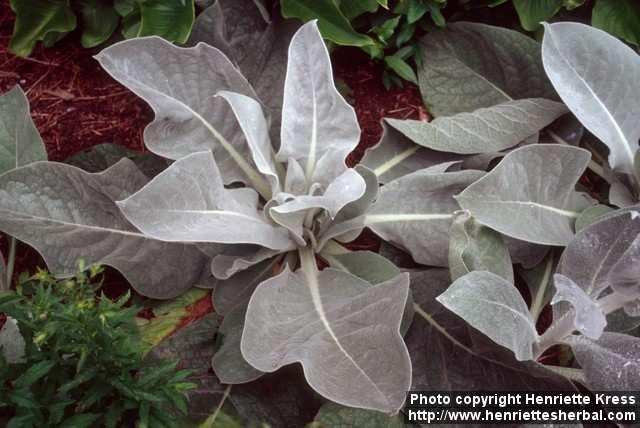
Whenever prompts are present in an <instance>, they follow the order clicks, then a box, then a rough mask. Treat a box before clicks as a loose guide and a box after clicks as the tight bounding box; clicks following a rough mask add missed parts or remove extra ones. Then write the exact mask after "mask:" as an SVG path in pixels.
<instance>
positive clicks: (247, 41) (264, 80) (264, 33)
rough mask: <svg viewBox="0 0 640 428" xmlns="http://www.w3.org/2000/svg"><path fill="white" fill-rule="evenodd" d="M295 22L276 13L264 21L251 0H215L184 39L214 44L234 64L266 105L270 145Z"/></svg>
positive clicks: (276, 132) (275, 132)
mask: <svg viewBox="0 0 640 428" xmlns="http://www.w3.org/2000/svg"><path fill="white" fill-rule="evenodd" d="M299 26H300V25H299V23H298V22H297V21H295V20H283V19H282V18H280V16H275V17H273V19H272V20H271V21H270V22H266V21H265V19H264V16H262V13H261V11H260V9H259V8H257V7H255V3H254V1H252V0H217V1H216V3H215V4H214V5H213V6H211V7H209V8H207V9H206V10H204V11H203V12H202V13H201V14H200V15H198V17H197V18H196V20H195V22H194V25H193V30H192V31H191V37H190V39H189V43H188V44H189V45H190V46H194V45H196V44H197V43H198V42H204V43H207V44H208V45H211V46H214V47H216V48H218V49H220V50H221V51H222V52H224V53H225V55H227V57H228V58H229V59H231V61H232V62H233V63H234V64H236V65H237V66H238V68H239V69H240V71H241V72H242V74H243V75H244V76H245V77H246V78H247V80H248V81H249V82H250V83H251V86H253V88H254V89H255V91H256V93H257V94H258V98H259V99H260V100H261V102H263V103H264V104H265V106H266V107H267V110H268V113H269V114H268V116H269V117H270V119H271V120H270V124H271V126H270V136H271V142H272V143H273V144H274V147H278V146H279V142H280V120H281V111H282V94H283V88H284V78H285V74H286V66H287V49H288V47H289V42H290V41H291V37H292V36H293V34H294V32H295V31H296V30H297V29H298V28H299ZM247 46H251V49H247Z"/></svg>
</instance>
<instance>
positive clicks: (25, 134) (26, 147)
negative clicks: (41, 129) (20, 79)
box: [0, 86, 47, 174]
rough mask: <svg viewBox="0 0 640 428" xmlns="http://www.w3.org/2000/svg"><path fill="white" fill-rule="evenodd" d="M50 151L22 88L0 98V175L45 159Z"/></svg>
mask: <svg viewBox="0 0 640 428" xmlns="http://www.w3.org/2000/svg"><path fill="white" fill-rule="evenodd" d="M46 159H47V152H46V150H45V148H44V143H43V142H42V138H40V134H39V133H38V130H37V129H36V126H35V124H34V123H33V120H32V119H31V116H30V114H29V101H28V100H27V97H26V96H25V95H24V92H22V89H21V88H20V87H19V86H16V87H15V88H13V89H12V90H11V91H9V92H7V93H6V94H4V95H2V96H0V174H2V173H4V172H7V171H10V170H12V169H14V168H18V167H21V166H24V165H27V164H29V163H31V162H35V161H39V160H46Z"/></svg>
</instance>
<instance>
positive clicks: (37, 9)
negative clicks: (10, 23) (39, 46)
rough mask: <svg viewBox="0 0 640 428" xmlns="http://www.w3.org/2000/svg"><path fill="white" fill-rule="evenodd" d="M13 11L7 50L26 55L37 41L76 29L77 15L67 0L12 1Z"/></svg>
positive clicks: (50, 38)
mask: <svg viewBox="0 0 640 428" xmlns="http://www.w3.org/2000/svg"><path fill="white" fill-rule="evenodd" d="M10 5H11V9H13V11H14V12H15V13H16V22H15V25H14V27H13V36H12V37H11V42H10V43H9V50H10V51H11V52H13V53H14V54H16V55H18V56H22V57H26V56H29V55H30V54H31V52H32V51H33V48H34V47H35V45H36V42H38V41H44V40H45V38H46V39H47V41H51V40H52V38H53V39H55V38H58V37H61V36H62V35H64V34H66V33H68V32H69V31H72V30H73V29H74V28H76V16H75V15H74V13H73V11H72V10H71V7H69V1H68V0H11V2H10Z"/></svg>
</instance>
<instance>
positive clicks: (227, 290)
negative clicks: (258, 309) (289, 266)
mask: <svg viewBox="0 0 640 428" xmlns="http://www.w3.org/2000/svg"><path fill="white" fill-rule="evenodd" d="M281 260H282V258H281V257H280V258H279V257H274V258H272V259H268V260H265V261H263V262H260V263H258V264H255V265H253V266H251V267H250V268H247V269H245V270H243V271H241V272H238V273H236V274H235V275H233V276H232V277H230V278H229V279H225V280H217V281H216V284H215V288H214V290H213V307H214V308H215V310H216V312H217V313H219V314H220V315H222V316H225V315H226V314H228V313H229V312H231V310H233V309H234V308H236V307H238V306H242V307H244V306H246V305H247V304H248V303H249V299H250V298H251V295H252V294H253V291H254V290H255V289H256V287H257V286H258V284H260V283H261V282H262V281H264V280H266V279H268V278H270V277H272V276H274V275H275V274H276V273H278V272H279V270H278V263H279V262H280V261H281Z"/></svg>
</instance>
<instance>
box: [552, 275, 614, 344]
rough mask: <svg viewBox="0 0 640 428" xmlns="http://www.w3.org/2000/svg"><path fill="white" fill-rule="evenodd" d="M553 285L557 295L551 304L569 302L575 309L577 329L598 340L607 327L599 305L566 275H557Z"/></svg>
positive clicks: (574, 317) (554, 277)
mask: <svg viewBox="0 0 640 428" xmlns="http://www.w3.org/2000/svg"><path fill="white" fill-rule="evenodd" d="M553 283H554V285H555V287H556V294H555V296H553V299H552V300H551V304H552V305H555V304H556V303H558V302H562V301H566V302H569V303H570V304H571V306H572V307H573V312H574V316H573V323H574V326H575V329H576V330H578V331H579V332H580V333H582V334H584V335H585V336H587V337H588V338H590V339H594V340H596V339H598V338H599V337H600V335H601V334H602V332H603V331H604V328H605V326H606V325H607V319H606V317H605V314H604V313H603V312H602V310H601V309H600V307H599V306H598V303H597V302H596V301H595V300H594V299H592V298H591V297H589V296H588V295H587V293H585V292H584V290H583V289H582V288H580V287H578V285H577V284H576V283H575V282H573V281H572V280H571V279H570V278H567V277H566V276H564V275H560V274H555V275H554V276H553Z"/></svg>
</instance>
